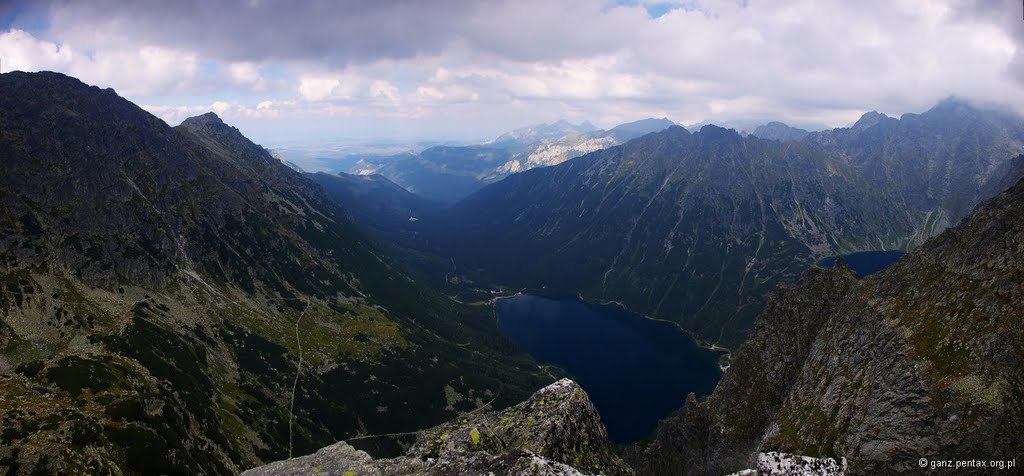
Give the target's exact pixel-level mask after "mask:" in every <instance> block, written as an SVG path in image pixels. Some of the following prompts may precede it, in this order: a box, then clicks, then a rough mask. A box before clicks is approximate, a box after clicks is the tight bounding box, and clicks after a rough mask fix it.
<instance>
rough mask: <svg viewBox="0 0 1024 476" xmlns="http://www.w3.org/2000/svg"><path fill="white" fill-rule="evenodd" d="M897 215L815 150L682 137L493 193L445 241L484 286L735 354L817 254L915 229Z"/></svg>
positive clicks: (453, 220) (463, 212)
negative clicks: (586, 307)
mask: <svg viewBox="0 0 1024 476" xmlns="http://www.w3.org/2000/svg"><path fill="white" fill-rule="evenodd" d="M884 204H885V192H884V191H883V190H878V189H876V188H875V187H874V186H873V185H872V184H870V183H867V182H866V181H864V180H862V179H860V178H859V177H858V176H857V174H856V173H855V171H854V170H853V169H852V168H851V167H847V166H844V165H843V164H840V163H836V162H835V161H832V160H831V159H830V158H829V157H828V156H827V155H825V154H823V153H822V152H821V150H820V148H819V147H816V146H815V145H814V144H785V145H783V144H780V143H778V142H775V141H766V140H760V139H756V138H742V137H740V136H739V135H738V134H736V133H735V131H731V130H725V129H721V128H718V127H715V126H705V127H704V128H703V129H701V130H700V131H699V132H697V133H695V134H690V133H689V132H687V131H686V130H685V129H683V128H680V127H673V128H670V129H668V130H666V131H664V132H660V133H656V134H651V135H647V136H644V137H642V138H640V139H636V140H633V141H631V142H629V143H627V144H625V145H623V146H619V147H615V148H611V149H607V150H604V151H600V152H596V153H593V154H589V155H587V156H584V157H581V158H578V159H575V160H572V161H569V162H567V163H565V164H562V165H560V166H556V167H552V168H547V169H538V170H534V171H529V172H526V173H522V174H518V175H515V176H512V177H509V178H507V179H505V180H503V181H502V182H499V183H497V184H494V185H491V186H489V187H487V188H486V189H484V190H482V191H480V192H478V193H477V194H474V195H473V196H471V197H469V198H467V199H466V200H464V201H462V202H460V203H459V204H458V205H457V206H456V207H454V208H453V209H452V210H451V212H450V215H448V217H447V220H446V221H445V228H444V230H445V232H444V233H443V236H442V237H441V238H440V239H441V240H442V243H443V245H442V254H445V255H448V256H454V257H455V259H456V262H457V263H458V264H459V265H460V266H461V268H462V269H469V270H478V269H479V270H480V271H479V273H477V274H478V275H479V276H477V277H483V278H485V279H489V280H493V281H497V282H500V283H502V284H510V285H515V286H530V287H537V288H539V287H542V286H547V287H548V288H549V289H552V290H558V291H567V292H581V293H583V294H584V295H586V296H591V297H600V298H605V299H614V300H619V301H622V302H623V303H624V304H625V305H626V306H627V307H630V308H631V309H635V310H638V311H640V312H644V313H647V314H650V315H653V316H655V317H659V318H665V319H671V320H675V321H677V322H680V323H681V324H683V326H684V327H685V328H687V329H689V330H692V331H695V332H697V333H698V334H699V335H700V336H701V337H702V338H704V339H706V340H710V341H713V342H723V343H730V344H731V343H735V342H737V341H738V340H739V339H740V337H741V336H742V335H743V333H744V332H745V329H746V327H745V326H746V325H748V324H749V322H751V320H752V319H753V317H754V315H755V314H756V313H757V311H758V310H759V309H760V306H761V301H762V299H763V296H764V295H765V294H766V293H767V292H768V291H769V290H770V289H772V288H773V287H775V286H776V285H778V284H780V283H785V282H790V281H792V280H795V278H796V277H797V276H798V275H799V273H800V272H801V271H802V270H804V269H806V268H807V267H808V266H810V265H811V264H812V263H813V260H814V259H815V258H816V257H822V256H824V255H827V254H830V253H832V252H833V250H835V249H838V248H840V247H842V246H846V244H847V243H848V242H849V241H850V239H851V237H862V239H864V240H865V241H871V242H875V241H890V240H894V239H895V238H894V237H893V236H890V234H891V233H892V228H895V227H897V226H899V224H900V223H902V224H903V228H910V225H909V217H908V216H906V215H901V214H899V213H896V212H894V211H893V210H892V209H891V208H888V207H886V206H885V205H884ZM881 223H886V224H893V225H892V226H882V225H881ZM446 238H447V239H448V240H450V241H444V240H445V239H446ZM494 250H498V251H497V252H495V251H494ZM470 274H473V273H470Z"/></svg>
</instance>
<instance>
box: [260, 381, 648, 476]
mask: <svg viewBox="0 0 1024 476" xmlns="http://www.w3.org/2000/svg"><path fill="white" fill-rule="evenodd" d="M300 474H301V475H306V474H338V475H347V474H356V475H359V476H364V475H366V476H385V475H395V474H423V475H455V474H458V475H490V474H494V475H496V476H500V475H538V476H545V475H546V476H560V475H565V476H571V475H582V474H604V475H607V476H615V475H632V474H633V471H632V470H631V469H630V468H629V467H628V466H626V465H625V463H623V462H622V460H621V459H619V458H618V457H617V456H616V455H615V454H614V452H613V451H612V447H611V444H610V443H609V442H608V435H607V433H606V432H605V428H604V425H603V424H602V423H601V419H600V417H599V416H598V414H597V410H595V409H594V406H593V404H591V403H590V399H589V398H587V394H586V392H584V391H583V389H581V388H580V387H579V385H577V384H576V383H575V382H573V381H572V380H569V379H562V380H559V381H558V382H555V383H553V384H551V385H549V386H547V387H545V388H543V389H541V390H540V391H538V392H537V393H535V394H534V395H533V396H532V397H530V399H528V400H527V401H525V402H523V403H520V404H519V405H516V406H514V407H511V408H508V409H506V410H503V411H500V412H485V413H470V414H466V415H464V416H463V417H460V418H458V419H456V420H452V421H450V422H448V423H445V424H443V425H440V426H436V427H434V428H431V429H428V430H424V431H423V432H422V433H420V435H419V436H418V437H417V440H416V443H415V444H414V445H413V446H412V448H410V449H409V450H408V451H407V452H406V454H405V455H404V456H400V457H397V458H389V459H376V460H375V459H373V458H372V457H371V456H370V455H369V454H367V453H365V452H363V451H359V450H356V449H355V448H353V447H352V446H350V445H349V444H347V443H345V442H343V441H342V442H338V443H336V444H334V445H331V446H328V447H326V448H323V449H321V450H320V451H318V452H316V453H314V454H312V455H309V456H303V457H300V458H293V459H289V460H285V461H278V462H275V463H271V464H268V465H266V466H261V467H258V468H254V469H251V470H249V471H246V472H245V473H243V475H246V476H270V475H274V476H283V475H300Z"/></svg>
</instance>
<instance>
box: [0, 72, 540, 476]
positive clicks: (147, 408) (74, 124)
mask: <svg viewBox="0 0 1024 476" xmlns="http://www.w3.org/2000/svg"><path fill="white" fill-rule="evenodd" d="M0 89H2V90H4V91H7V92H8V93H7V94H4V95H3V96H2V97H0V123H2V124H3V125H4V126H3V127H2V128H0V161H2V163H3V166H4V171H5V173H4V174H2V175H0V204H2V206H0V263H2V264H3V267H2V271H0V283H2V288H0V289H2V293H0V361H2V363H3V364H4V365H0V399H3V401H4V402H5V403H4V409H5V411H3V412H0V427H2V428H3V438H2V442H0V466H5V467H7V468H10V469H11V470H12V471H14V472H15V473H20V472H24V473H31V472H41V473H74V472H87V473H95V472H114V473H128V474H132V473H142V474H152V473H167V474H197V473H213V474H224V473H233V472H237V470H238V469H239V468H240V467H247V466H252V465H254V464H257V463H259V462H261V461H264V460H267V459H279V458H281V457H285V456H288V455H289V454H291V453H292V452H293V451H294V452H298V453H301V452H306V451H311V450H313V449H315V448H318V447H320V446H323V445H324V444H326V443H329V442H333V441H335V440H336V439H337V438H338V437H339V436H352V435H355V434H358V433H377V432H393V431H404V430H407V429H410V428H419V427H423V426H425V424H432V423H436V422H438V421H442V420H444V419H446V418H449V417H451V416H453V415H454V414H455V412H457V411H459V410H467V409H470V408H475V407H476V406H478V405H479V404H480V403H482V402H485V401H486V400H489V399H493V400H494V402H493V403H494V405H506V404H510V403H514V402H516V401H518V400H520V399H521V398H523V397H524V396H525V395H528V393H529V391H530V390H532V389H534V388H537V387H539V386H540V384H541V383H542V382H545V380H546V378H544V377H539V376H535V375H533V374H531V373H530V372H532V371H533V370H532V369H535V365H534V364H532V363H531V361H530V360H529V359H528V358H526V357H522V356H521V357H509V356H508V355H510V354H511V353H512V351H511V350H508V349H511V345H510V344H509V343H507V342H506V341H505V340H504V339H502V338H500V337H499V336H497V334H496V331H494V330H493V321H492V320H491V317H490V316H489V315H488V313H487V312H486V310H476V309H474V308H469V307H462V306H456V305H454V304H452V303H451V302H450V301H449V300H448V299H446V298H443V297H440V296H437V295H436V294H433V293H432V292H431V291H429V290H426V289H423V288H421V287H420V286H418V285H417V284H416V283H415V282H413V281H412V280H411V279H409V278H408V276H406V275H405V274H404V273H403V272H402V271H401V270H400V269H399V268H398V267H397V266H396V265H395V264H394V263H393V262H391V261H389V260H388V259H387V258H385V257H383V256H381V255H380V253H379V252H378V251H377V250H376V248H375V247H374V246H373V245H372V244H371V243H369V242H368V241H367V240H366V239H365V238H364V237H363V236H362V234H361V233H360V232H359V231H358V230H357V229H356V228H355V227H354V226H353V225H352V224H351V223H350V222H349V221H348V220H347V219H345V218H344V216H343V215H342V214H341V213H340V212H339V211H338V209H337V208H336V206H335V205H334V204H333V203H332V202H331V201H330V200H329V199H328V198H327V197H326V196H325V195H324V194H323V192H322V191H321V190H320V188H319V187H318V186H316V185H315V184H313V183H312V182H309V181H307V180H305V179H304V178H303V177H302V176H300V175H299V174H298V173H296V172H294V171H292V170H291V169H289V168H288V167H287V166H286V165H284V164H282V163H281V162H280V161H278V160H277V159H275V158H273V157H272V156H271V155H270V154H269V153H268V152H267V151H266V150H264V149H263V148H261V147H259V146H257V145H255V144H253V143H252V142H250V141H248V140H247V139H245V138H244V137H243V136H242V135H241V134H240V133H239V132H238V131H237V130H236V129H234V128H231V127H229V126H227V125H225V124H223V123H222V122H221V121H220V120H219V118H217V117H216V116H215V115H213V114H207V115H204V116H200V117H197V118H192V119H189V120H186V121H185V122H184V123H182V125H181V126H178V127H177V128H171V127H168V126H167V125H166V124H164V123H163V122H162V121H160V120H159V119H157V118H156V117H154V116H152V115H151V114H149V113H146V112H145V111H143V110H142V109H140V108H138V107H137V106H135V105H133V104H131V103H130V102H128V101H126V100H124V99H122V98H120V97H118V96H117V95H116V93H114V91H113V90H109V89H108V90H100V89H99V88H96V87H89V86H87V85H84V84H82V83H81V82H79V81H77V80H75V79H73V78H69V77H66V76H63V75H60V74H56V73H32V74H27V73H7V74H3V75H0ZM517 367H522V368H523V369H524V370H516V368H517ZM411 382H415V384H414V385H413V384H411ZM485 399H486V400H485ZM367 442H368V443H369V444H370V446H373V447H377V449H379V450H383V449H384V446H381V445H383V444H384V443H387V440H379V439H369V440H367Z"/></svg>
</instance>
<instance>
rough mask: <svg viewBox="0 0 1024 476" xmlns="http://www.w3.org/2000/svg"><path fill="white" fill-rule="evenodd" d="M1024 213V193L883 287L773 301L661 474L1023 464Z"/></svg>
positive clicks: (825, 275) (909, 259)
mask: <svg viewBox="0 0 1024 476" xmlns="http://www.w3.org/2000/svg"><path fill="white" fill-rule="evenodd" d="M1022 213H1024V181H1021V182H1018V183H1017V184H1016V185H1014V186H1013V187H1012V188H1010V189H1009V190H1008V191H1006V192H1005V193H1002V194H1000V195H999V196H997V197H995V198H993V199H992V200H990V201H988V202H986V203H985V204H983V205H981V206H979V207H977V208H976V209H975V211H974V212H973V213H972V214H971V215H970V216H969V217H968V218H966V219H965V220H964V221H963V222H962V223H960V224H959V225H958V226H956V227H955V228H953V229H950V230H947V231H946V232H944V233H942V234H941V235H939V236H937V237H935V238H934V239H932V240H929V241H928V242H927V243H925V244H924V245H923V246H921V247H919V248H918V249H917V250H915V251H914V252H912V253H910V254H908V255H906V256H905V257H904V258H903V259H901V260H900V261H899V262H897V263H896V264H895V265H893V266H892V267H890V268H889V269H887V270H885V271H883V272H881V273H878V274H877V275H874V276H872V277H870V278H868V279H865V280H863V281H860V282H855V281H854V280H853V278H852V276H851V274H850V272H849V271H848V270H846V269H839V270H833V271H820V270H814V271H811V272H808V274H807V275H805V276H804V278H803V279H802V280H801V283H800V284H799V285H797V286H795V287H794V288H792V289H786V290H783V291H780V292H778V293H776V294H775V295H774V296H773V298H772V299H771V301H770V303H769V304H768V306H766V308H765V311H764V312H763V313H762V314H761V316H760V317H759V318H758V324H757V327H756V329H755V331H754V332H753V333H752V335H751V337H750V339H749V340H748V342H747V343H745V344H744V345H743V346H742V347H741V348H740V349H739V351H737V353H736V360H735V361H734V366H733V367H732V368H730V370H729V372H728V373H727V374H726V375H725V377H724V378H723V380H722V382H721V383H720V384H719V387H718V388H717V389H716V390H715V392H714V394H713V395H712V396H711V397H709V398H708V399H707V401H705V402H700V403H698V402H696V401H695V400H694V399H692V398H691V399H690V401H688V402H687V405H686V407H685V408H684V409H683V410H682V411H681V412H680V413H679V415H677V416H676V417H673V418H671V419H669V420H667V421H665V422H663V424H662V425H661V426H660V428H659V432H658V437H657V441H656V442H655V444H654V446H653V447H652V449H651V453H650V459H649V463H650V465H651V466H650V468H649V470H650V472H652V473H658V474H679V471H678V469H679V468H687V473H688V474H722V473H723V472H728V471H732V470H735V469H737V468H742V467H743V465H744V461H745V460H746V459H747V458H748V457H749V455H750V454H751V453H752V452H754V451H757V450H761V451H764V450H770V449H773V448H778V449H782V450H783V451H793V452H799V453H803V454H812V455H814V454H820V455H826V456H832V455H835V456H842V457H846V458H847V459H848V460H849V462H850V470H851V473H852V474H917V473H919V472H920V471H921V469H920V466H919V463H918V461H919V459H920V458H924V459H925V460H926V462H931V461H945V460H974V459H978V460H985V461H986V462H987V461H991V460H1006V459H1008V458H1013V457H1012V456H1007V455H1016V454H1021V451H1022V450H1024V446H1022V443H1021V440H1020V438H1019V436H1020V434H1021V432H1022V431H1024V409H1022V407H1021V406H1020V405H1019V402H1020V401H1021V398H1024V370H1022V369H1024V366H1022V363H1024V331H1022V330H1021V329H1022V328H1021V326H1020V323H1021V321H1022V319H1024V306H1021V304H1020V303H1021V302H1024V285H1022V283H1024V267H1022V266H1021V264H1020V261H1019V259H1018V258H1019V255H1020V253H1021V251H1024V220H1022V219H1021V217H1022V216H1024V215H1022ZM998 471H999V470H998V469H996V468H991V467H989V468H973V469H971V468H967V469H963V468H961V469H960V472H961V473H963V474H993V473H994V472H998Z"/></svg>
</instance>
